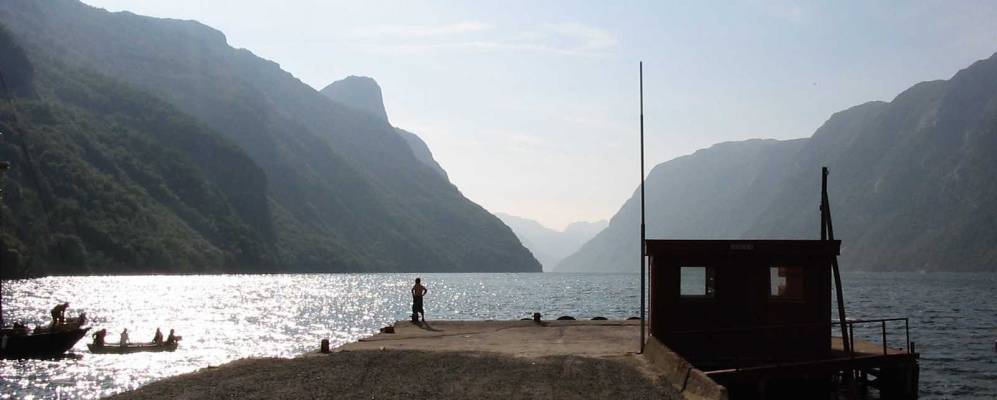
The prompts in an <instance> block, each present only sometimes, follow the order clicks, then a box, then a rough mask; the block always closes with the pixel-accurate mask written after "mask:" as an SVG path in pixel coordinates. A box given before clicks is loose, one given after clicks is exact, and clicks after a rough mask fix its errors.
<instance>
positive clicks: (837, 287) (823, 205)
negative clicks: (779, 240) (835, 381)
mask: <svg viewBox="0 0 997 400" xmlns="http://www.w3.org/2000/svg"><path fill="white" fill-rule="evenodd" d="M827 175H828V172H827V167H822V168H821V173H820V177H821V178H820V216H821V218H820V219H821V240H834V225H833V224H832V223H831V202H830V200H828V197H827ZM831 273H832V274H833V275H834V291H835V297H837V299H838V302H837V303H838V322H839V323H840V324H841V345H842V347H844V349H843V350H845V351H846V352H849V354H851V353H852V345H851V340H849V335H848V333H849V332H848V331H849V329H848V325H847V323H848V320H847V319H846V318H845V299H844V293H843V291H842V290H841V272H840V270H839V269H838V256H836V255H835V256H832V257H831ZM845 379H846V381H847V382H846V383H847V384H848V390H849V394H850V395H851V396H850V397H851V398H853V399H854V398H856V392H855V379H854V376H853V375H852V370H851V369H847V370H845Z"/></svg>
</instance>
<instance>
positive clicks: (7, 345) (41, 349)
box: [0, 328, 90, 360]
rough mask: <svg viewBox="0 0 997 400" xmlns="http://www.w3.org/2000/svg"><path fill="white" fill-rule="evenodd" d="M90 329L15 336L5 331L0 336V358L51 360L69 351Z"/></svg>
mask: <svg viewBox="0 0 997 400" xmlns="http://www.w3.org/2000/svg"><path fill="white" fill-rule="evenodd" d="M88 330H90V328H72V329H63V330H56V331H51V332H44V333H32V334H27V335H16V334H13V333H12V332H9V331H5V332H4V333H3V334H2V335H0V358H3V359H8V360H10V359H22V358H53V357H58V356H60V355H62V354H63V353H65V352H67V351H69V349H71V348H73V346H75V345H76V342H79V341H80V339H82V338H83V336H85V335H86V334H87V331H88Z"/></svg>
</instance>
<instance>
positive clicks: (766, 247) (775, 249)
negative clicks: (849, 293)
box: [646, 239, 841, 257]
mask: <svg viewBox="0 0 997 400" xmlns="http://www.w3.org/2000/svg"><path fill="white" fill-rule="evenodd" d="M646 244H647V254H648V255H651V256H668V255H682V256H717V255H719V254H725V253H732V254H733V253H741V254H744V255H752V256H788V255H807V256H825V257H833V256H837V255H838V254H839V253H840V249H841V241H840V240H658V239H648V240H646Z"/></svg>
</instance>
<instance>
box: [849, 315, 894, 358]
mask: <svg viewBox="0 0 997 400" xmlns="http://www.w3.org/2000/svg"><path fill="white" fill-rule="evenodd" d="M899 321H903V323H904V339H905V343H906V347H905V348H904V350H906V352H907V353H910V354H913V353H914V350H913V348H912V346H913V345H914V344H913V343H912V342H911V341H910V319H909V318H879V319H848V320H845V325H846V326H845V328H846V330H847V331H848V344H849V346H848V348H846V349H844V350H845V351H847V352H848V354H849V356H851V357H855V325H859V324H876V323H878V324H879V325H880V341H881V342H882V344H883V355H884V356H885V355H889V351H888V350H889V347H888V346H887V340H886V336H887V335H886V323H887V322H899ZM831 325H841V322H840V321H831ZM842 347H844V341H842Z"/></svg>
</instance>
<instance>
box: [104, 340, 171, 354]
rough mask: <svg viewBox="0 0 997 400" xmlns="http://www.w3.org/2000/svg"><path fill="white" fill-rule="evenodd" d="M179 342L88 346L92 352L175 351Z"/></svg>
mask: <svg viewBox="0 0 997 400" xmlns="http://www.w3.org/2000/svg"><path fill="white" fill-rule="evenodd" d="M179 344H180V343H179V342H173V343H162V344H156V343H154V342H148V343H128V344H126V345H124V346H122V345H120V344H118V343H106V344H104V345H103V346H97V345H95V344H93V343H87V348H89V349H90V352H91V353H94V354H131V353H142V352H163V351H174V350H176V349H177V345H179Z"/></svg>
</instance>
